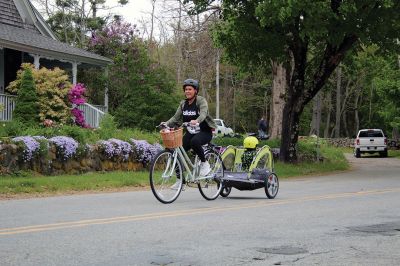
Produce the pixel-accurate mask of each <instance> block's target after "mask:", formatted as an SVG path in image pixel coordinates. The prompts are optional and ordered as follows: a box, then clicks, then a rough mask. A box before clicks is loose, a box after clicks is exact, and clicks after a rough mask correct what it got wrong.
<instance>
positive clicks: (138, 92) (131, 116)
mask: <svg viewBox="0 0 400 266" xmlns="http://www.w3.org/2000/svg"><path fill="white" fill-rule="evenodd" d="M136 34H137V31H136V28H135V27H134V26H132V25H130V24H129V23H124V22H123V21H121V20H117V21H114V22H113V23H111V24H109V25H108V26H107V27H105V28H104V30H102V31H98V32H96V33H95V34H94V35H93V38H92V39H91V41H90V49H91V50H92V51H94V52H96V53H98V54H101V55H104V56H107V57H109V58H112V59H113V62H114V64H113V65H111V66H110V67H109V77H108V79H109V80H108V84H109V88H108V89H109V91H108V92H109V100H110V105H109V111H110V113H111V114H112V115H114V116H115V118H116V121H117V123H118V124H119V125H120V126H122V127H138V128H141V129H147V130H154V128H155V126H156V125H157V124H158V123H160V122H161V121H166V120H167V119H168V118H169V117H171V116H172V115H173V114H174V112H175V110H176V107H177V105H178V102H177V99H179V98H178V97H175V96H174V94H175V91H174V88H175V84H174V83H173V82H171V80H173V78H172V77H171V76H170V75H169V73H168V72H167V71H166V70H165V68H163V67H162V66H160V65H159V64H157V63H156V62H155V61H153V60H152V59H151V58H150V56H149V54H148V50H147V48H148V47H147V45H146V43H145V42H143V41H142V40H141V39H140V38H138V37H137V35H136ZM180 92H182V91H181V90H180Z"/></svg>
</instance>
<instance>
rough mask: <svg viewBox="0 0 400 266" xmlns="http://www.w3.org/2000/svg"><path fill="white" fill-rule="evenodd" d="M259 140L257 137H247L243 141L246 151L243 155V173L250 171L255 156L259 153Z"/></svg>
mask: <svg viewBox="0 0 400 266" xmlns="http://www.w3.org/2000/svg"><path fill="white" fill-rule="evenodd" d="M257 145H258V139H257V138H256V137H246V138H245V139H244V140H243V148H245V151H244V153H243V155H242V158H241V159H242V171H248V170H249V168H250V165H251V163H252V162H253V158H254V156H256V153H257V150H256V148H257Z"/></svg>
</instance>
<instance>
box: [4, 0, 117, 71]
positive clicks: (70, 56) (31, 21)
mask: <svg viewBox="0 0 400 266" xmlns="http://www.w3.org/2000/svg"><path fill="white" fill-rule="evenodd" d="M0 47H6V48H10V49H15V50H18V51H23V52H27V53H31V54H38V55H40V56H42V57H46V58H53V59H57V60H61V61H70V62H77V63H87V64H92V65H98V66H106V65H108V64H110V63H112V60H111V59H109V58H106V57H104V56H100V55H97V54H95V53H91V52H88V51H86V50H83V49H80V48H76V47H73V46H71V45H69V44H66V43H63V42H60V41H58V40H57V39H56V37H55V35H54V33H53V32H52V31H51V29H50V28H49V27H48V25H47V24H46V23H45V21H44V20H43V18H42V17H41V16H40V14H39V13H38V12H37V10H36V9H35V8H34V7H33V6H32V4H31V3H30V2H29V1H28V0H17V1H15V0H0Z"/></svg>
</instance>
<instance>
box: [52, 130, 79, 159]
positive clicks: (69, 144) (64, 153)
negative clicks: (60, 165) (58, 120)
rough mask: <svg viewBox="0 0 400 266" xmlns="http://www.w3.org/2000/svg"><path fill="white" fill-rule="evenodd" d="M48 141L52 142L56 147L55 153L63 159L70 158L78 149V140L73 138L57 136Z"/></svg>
mask: <svg viewBox="0 0 400 266" xmlns="http://www.w3.org/2000/svg"><path fill="white" fill-rule="evenodd" d="M49 141H50V142H52V143H54V144H55V145H56V147H57V153H58V154H59V155H60V156H61V158H62V159H63V160H67V159H69V158H72V156H74V155H75V154H76V151H77V149H78V142H76V141H75V140H74V139H73V138H70V137H65V136H58V137H52V138H51V139H49Z"/></svg>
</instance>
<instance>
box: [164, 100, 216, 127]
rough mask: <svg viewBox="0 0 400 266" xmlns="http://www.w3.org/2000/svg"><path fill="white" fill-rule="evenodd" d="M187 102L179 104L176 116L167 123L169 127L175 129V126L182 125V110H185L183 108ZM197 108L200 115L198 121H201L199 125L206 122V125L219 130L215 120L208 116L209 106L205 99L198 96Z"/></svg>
mask: <svg viewBox="0 0 400 266" xmlns="http://www.w3.org/2000/svg"><path fill="white" fill-rule="evenodd" d="M185 101H186V100H182V101H181V102H180V103H179V106H178V109H176V112H175V114H174V116H173V117H171V118H170V119H169V120H168V121H167V125H168V126H169V127H173V126H174V125H180V124H182V121H183V115H182V109H183V106H184V105H185ZM196 106H197V109H198V110H199V114H200V115H199V117H198V118H197V119H196V120H197V121H199V123H201V122H203V121H206V123H207V124H208V126H209V127H211V128H217V125H216V124H215V122H214V120H213V119H212V117H211V116H210V115H209V114H208V104H207V101H206V99H204V97H201V96H196Z"/></svg>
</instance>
